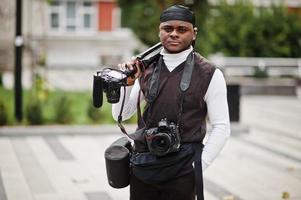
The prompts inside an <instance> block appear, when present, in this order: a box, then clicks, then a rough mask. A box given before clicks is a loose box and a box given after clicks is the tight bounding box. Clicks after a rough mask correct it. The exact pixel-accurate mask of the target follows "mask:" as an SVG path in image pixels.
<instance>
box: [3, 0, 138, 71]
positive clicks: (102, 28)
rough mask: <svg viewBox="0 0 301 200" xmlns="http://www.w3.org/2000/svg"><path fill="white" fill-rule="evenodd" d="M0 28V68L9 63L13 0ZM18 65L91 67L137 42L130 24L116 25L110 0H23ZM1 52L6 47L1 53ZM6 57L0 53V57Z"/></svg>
mask: <svg viewBox="0 0 301 200" xmlns="http://www.w3.org/2000/svg"><path fill="white" fill-rule="evenodd" d="M4 1H7V4H6V5H9V6H4V5H2V6H1V10H3V11H2V12H1V14H2V13H4V11H6V12H7V13H6V15H5V19H2V20H3V21H4V22H5V24H7V27H6V26H5V27H6V28H5V27H3V28H5V30H3V28H1V29H2V30H1V32H0V33H1V47H0V51H1V52H2V53H1V54H2V57H3V58H1V60H2V63H0V64H1V66H0V67H1V68H4V69H13V60H12V59H11V58H12V57H13V56H12V55H13V46H14V7H15V5H14V1H8V0H4ZM22 4H23V5H22V10H23V13H22V25H23V27H22V30H23V40H24V51H23V52H24V56H23V65H24V68H31V67H34V66H36V65H45V66H47V67H48V68H49V69H52V68H55V69H59V68H72V69H73V68H80V69H86V68H89V69H96V68H99V67H100V66H106V65H115V64H116V63H119V62H121V61H122V60H128V59H129V58H130V57H131V56H132V55H133V53H134V52H135V51H136V50H137V49H138V48H139V47H141V44H140V42H139V41H138V40H137V39H136V37H135V36H134V34H133V33H132V32H131V30H129V29H127V28H121V27H120V16H121V15H120V12H121V11H120V8H119V7H118V5H117V2H116V1H115V0H51V1H48V0H23V1H22ZM3 52H6V54H5V55H4V53H3ZM8 57H9V58H10V59H6V60H5V59H4V58H8Z"/></svg>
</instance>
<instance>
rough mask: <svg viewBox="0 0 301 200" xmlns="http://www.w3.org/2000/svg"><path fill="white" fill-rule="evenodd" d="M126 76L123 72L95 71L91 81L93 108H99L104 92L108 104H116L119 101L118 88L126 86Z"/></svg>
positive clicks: (107, 69) (110, 70)
mask: <svg viewBox="0 0 301 200" xmlns="http://www.w3.org/2000/svg"><path fill="white" fill-rule="evenodd" d="M126 79H127V76H126V74H125V73H124V72H121V71H119V70H113V69H110V68H106V69H104V70H102V71H97V72H96V75H94V80H93V102H94V106H95V107H101V106H102V102H103V96H102V93H103V92H104V93H105V94H106V97H107V101H108V102H109V103H117V102H118V101H119V99H120V88H121V86H125V85H126Z"/></svg>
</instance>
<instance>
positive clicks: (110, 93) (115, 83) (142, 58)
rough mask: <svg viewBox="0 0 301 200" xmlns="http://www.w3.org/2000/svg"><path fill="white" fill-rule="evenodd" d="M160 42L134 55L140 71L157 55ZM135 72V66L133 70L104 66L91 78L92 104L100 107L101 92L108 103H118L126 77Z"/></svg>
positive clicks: (160, 45)
mask: <svg viewBox="0 0 301 200" xmlns="http://www.w3.org/2000/svg"><path fill="white" fill-rule="evenodd" d="M161 49H162V44H161V43H158V44H156V45H154V46H152V47H151V48H149V49H147V50H146V51H144V52H142V53H140V54H139V55H137V56H136V58H137V59H138V62H139V63H140V66H141V67H142V69H141V71H144V70H145V68H146V67H148V66H149V65H150V64H151V63H153V62H154V61H155V60H156V59H157V58H158V57H159V56H160V51H161ZM136 72H137V68H136V67H135V66H133V70H125V71H122V70H119V69H116V68H108V67H107V68H104V69H103V70H99V71H97V72H96V74H95V75H94V79H93V105H94V106H95V107H96V108H100V107H101V106H102V103H103V92H104V93H106V97H107V101H108V103H118V102H119V99H120V88H121V87H122V86H127V78H128V77H133V76H134V75H135V73H136Z"/></svg>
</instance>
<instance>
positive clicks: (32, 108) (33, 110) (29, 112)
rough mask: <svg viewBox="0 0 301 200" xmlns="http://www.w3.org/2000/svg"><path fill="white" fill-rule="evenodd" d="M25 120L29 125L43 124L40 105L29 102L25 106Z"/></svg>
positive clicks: (35, 101) (36, 102) (33, 101)
mask: <svg viewBox="0 0 301 200" xmlns="http://www.w3.org/2000/svg"><path fill="white" fill-rule="evenodd" d="M26 119H27V121H28V123H29V124H31V125H40V124H43V123H44V117H43V109H42V104H41V103H40V102H39V101H38V100H36V99H34V100H32V101H29V103H28V105H27V106H26Z"/></svg>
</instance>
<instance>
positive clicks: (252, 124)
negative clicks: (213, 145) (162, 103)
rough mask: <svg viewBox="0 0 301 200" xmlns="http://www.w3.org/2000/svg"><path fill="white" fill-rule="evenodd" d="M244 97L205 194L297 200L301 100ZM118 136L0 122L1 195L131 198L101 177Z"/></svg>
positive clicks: (213, 199) (18, 199) (43, 199)
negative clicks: (238, 120) (239, 117)
mask: <svg viewBox="0 0 301 200" xmlns="http://www.w3.org/2000/svg"><path fill="white" fill-rule="evenodd" d="M241 103H242V104H241V115H242V120H241V123H240V124H239V125H235V124H233V125H232V128H233V134H232V137H231V138H230V139H229V141H228V143H227V145H226V146H225V148H224V149H223V151H222V153H221V154H220V156H219V157H218V158H217V159H216V160H215V162H214V163H213V164H212V165H211V166H210V167H209V168H208V169H207V170H206V171H205V189H206V190H205V195H206V200H218V199H222V200H226V199H227V200H233V199H235V200H255V199H256V200H257V199H263V200H280V199H282V195H283V194H288V195H289V196H290V199H291V200H300V199H301V190H300V188H301V154H300V152H301V132H300V130H301V114H300V113H301V100H300V99H298V98H296V97H276V96H244V97H242V99H241ZM239 127H240V129H239ZM128 128H129V129H130V130H133V129H134V127H133V126H128ZM120 136H122V135H121V133H120V132H119V131H118V128H117V127H116V126H71V127H70V126H68V127H65V126H64V127H61V126H50V127H12V128H7V127H3V128H0V200H127V199H129V198H128V190H129V188H128V187H127V188H124V189H113V188H111V187H110V186H109V185H108V183H107V179H106V170H105V163H104V151H105V149H106V147H108V146H109V145H110V144H111V143H112V142H113V141H114V140H115V139H117V138H118V137H120Z"/></svg>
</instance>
